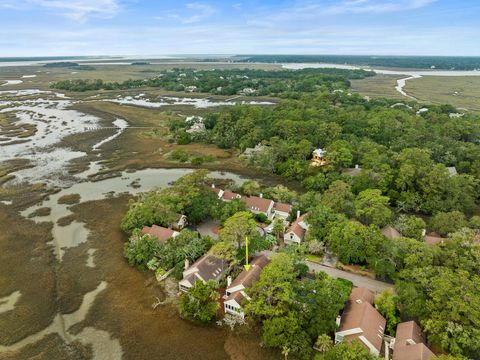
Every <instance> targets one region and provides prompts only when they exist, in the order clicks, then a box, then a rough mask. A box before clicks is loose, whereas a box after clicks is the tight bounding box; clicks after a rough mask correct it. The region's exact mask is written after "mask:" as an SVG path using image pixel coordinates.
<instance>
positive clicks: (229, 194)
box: [220, 190, 242, 201]
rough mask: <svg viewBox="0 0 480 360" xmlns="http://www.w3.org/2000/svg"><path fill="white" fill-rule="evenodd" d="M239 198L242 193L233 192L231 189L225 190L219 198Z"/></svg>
mask: <svg viewBox="0 0 480 360" xmlns="http://www.w3.org/2000/svg"><path fill="white" fill-rule="evenodd" d="M241 198H242V195H240V194H237V193H234V192H233V191H230V190H225V191H224V192H223V195H222V197H221V198H220V200H222V201H232V200H235V199H241Z"/></svg>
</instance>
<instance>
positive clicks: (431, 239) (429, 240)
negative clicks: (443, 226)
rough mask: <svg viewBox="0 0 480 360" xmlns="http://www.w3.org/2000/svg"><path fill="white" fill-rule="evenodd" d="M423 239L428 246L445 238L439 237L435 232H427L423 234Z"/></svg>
mask: <svg viewBox="0 0 480 360" xmlns="http://www.w3.org/2000/svg"><path fill="white" fill-rule="evenodd" d="M424 239H425V244H427V245H430V246H432V245H437V244H440V243H442V242H443V241H444V240H445V238H443V237H441V236H440V235H438V234H437V233H430V234H427V235H425V237H424Z"/></svg>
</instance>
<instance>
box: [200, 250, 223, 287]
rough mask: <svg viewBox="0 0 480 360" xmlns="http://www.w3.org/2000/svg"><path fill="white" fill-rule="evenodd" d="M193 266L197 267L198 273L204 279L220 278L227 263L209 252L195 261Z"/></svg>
mask: <svg viewBox="0 0 480 360" xmlns="http://www.w3.org/2000/svg"><path fill="white" fill-rule="evenodd" d="M191 267H192V268H197V269H198V271H197V272H196V274H197V275H198V276H200V277H201V278H202V279H203V280H204V281H208V280H219V279H220V278H221V277H222V276H223V273H224V272H225V270H226V269H227V264H226V262H225V261H224V260H222V259H219V258H217V257H215V256H213V255H209V254H207V255H204V256H202V257H201V258H200V259H198V260H197V261H196V262H195V263H193V265H192V266H191Z"/></svg>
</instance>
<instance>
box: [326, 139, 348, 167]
mask: <svg viewBox="0 0 480 360" xmlns="http://www.w3.org/2000/svg"><path fill="white" fill-rule="evenodd" d="M326 151H327V154H326V160H327V165H328V166H329V167H331V168H333V169H336V170H337V169H340V168H345V167H348V166H350V165H351V164H352V160H353V155H352V151H351V150H350V147H349V144H348V142H346V141H344V140H336V141H334V142H333V143H331V144H330V145H329V146H327V148H326Z"/></svg>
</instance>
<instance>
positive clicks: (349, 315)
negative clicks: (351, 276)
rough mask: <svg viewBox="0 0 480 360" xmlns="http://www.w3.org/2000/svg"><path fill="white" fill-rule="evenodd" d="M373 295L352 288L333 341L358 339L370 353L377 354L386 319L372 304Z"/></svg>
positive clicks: (365, 290)
mask: <svg viewBox="0 0 480 360" xmlns="http://www.w3.org/2000/svg"><path fill="white" fill-rule="evenodd" d="M373 300H374V295H373V293H372V292H371V291H370V290H368V289H365V288H354V289H353V290H352V293H351V294H350V298H349V300H348V302H347V305H346V306H345V309H344V311H343V314H342V316H341V319H340V324H339V325H340V326H339V328H338V330H337V331H336V332H335V343H339V342H342V341H347V342H351V341H353V340H358V341H359V342H360V344H362V345H363V346H364V347H365V348H367V349H368V350H369V351H370V353H371V354H374V355H379V354H380V350H381V349H382V343H383V334H384V332H385V325H386V323H387V321H386V320H385V318H384V317H383V316H382V315H380V313H379V312H378V311H377V309H375V307H374V306H373Z"/></svg>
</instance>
